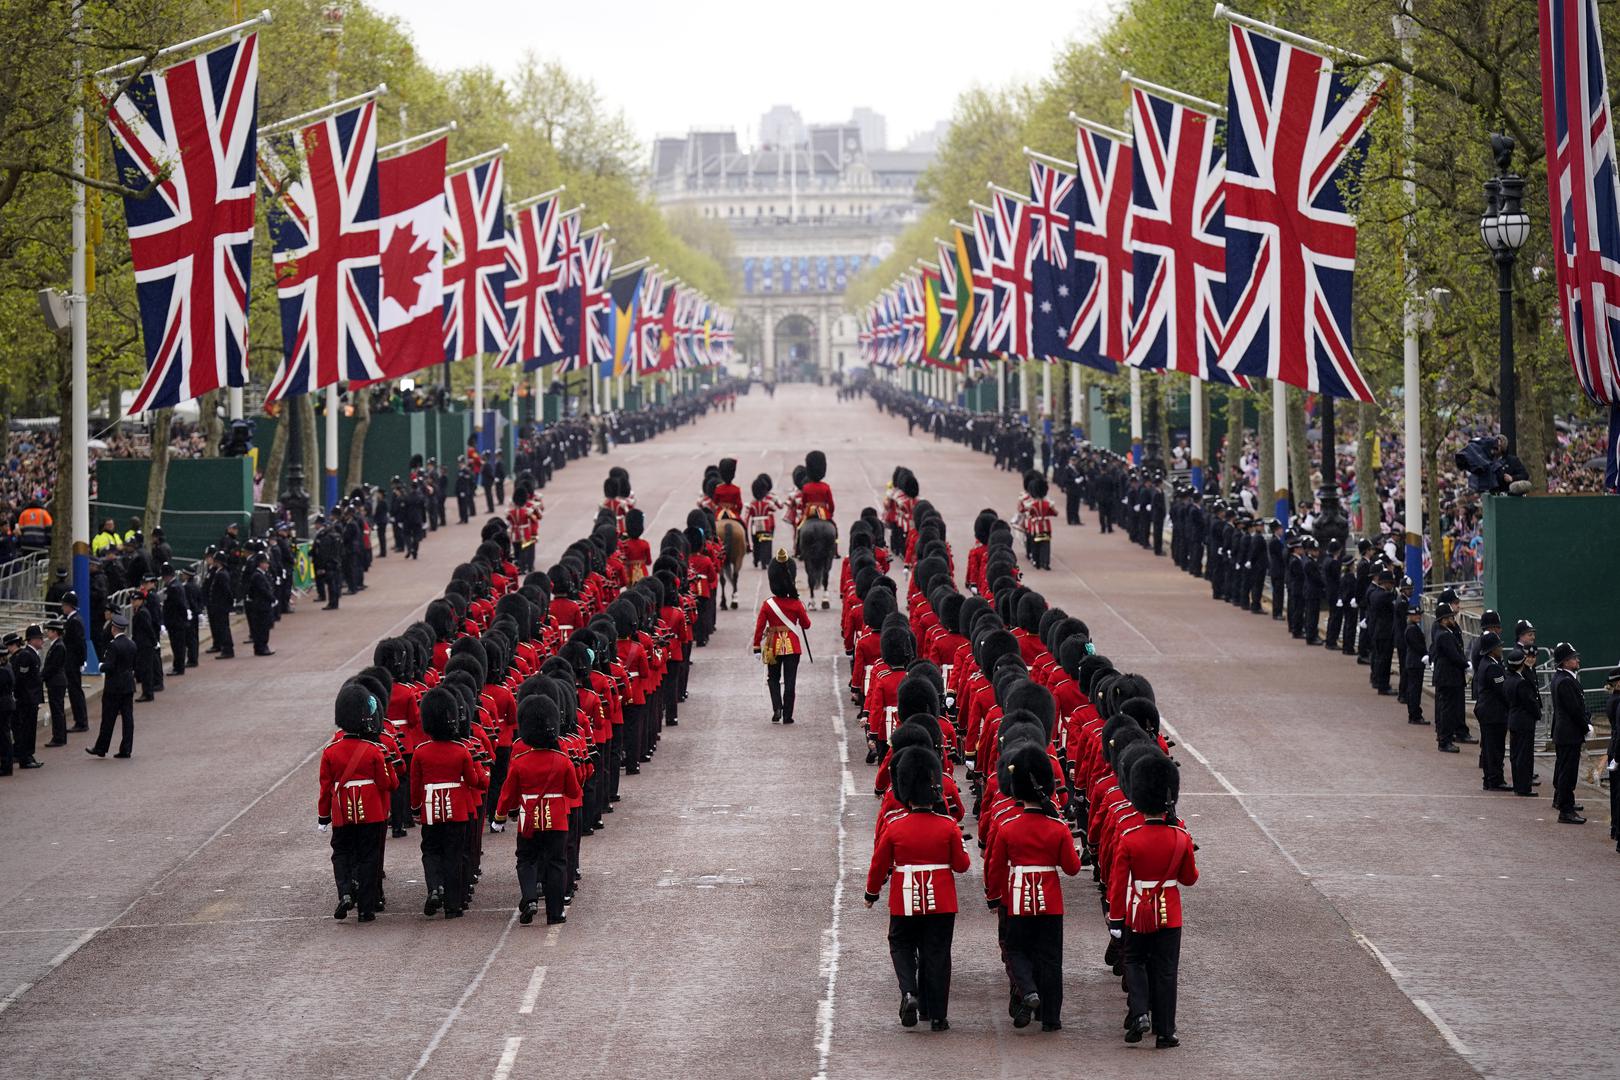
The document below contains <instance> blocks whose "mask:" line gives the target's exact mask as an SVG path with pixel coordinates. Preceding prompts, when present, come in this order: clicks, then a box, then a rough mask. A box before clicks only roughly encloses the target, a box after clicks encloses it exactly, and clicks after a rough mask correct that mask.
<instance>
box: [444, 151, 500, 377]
mask: <svg viewBox="0 0 1620 1080" xmlns="http://www.w3.org/2000/svg"><path fill="white" fill-rule="evenodd" d="M503 176H504V170H503V169H502V168H501V159H500V158H499V157H495V158H493V159H491V160H489V161H486V162H483V163H481V164H479V165H474V166H473V167H472V168H470V169H463V170H462V171H460V172H458V173H454V174H452V175H450V176H448V177H446V178H445V181H444V194H445V201H446V203H447V206H448V216H447V218H446V219H445V228H444V359H445V361H446V362H449V361H452V360H465V359H467V358H468V357H469V356H477V355H478V354H479V353H497V354H499V353H502V352H505V351H506V199H505V194H504V192H503V187H504V180H503Z"/></svg>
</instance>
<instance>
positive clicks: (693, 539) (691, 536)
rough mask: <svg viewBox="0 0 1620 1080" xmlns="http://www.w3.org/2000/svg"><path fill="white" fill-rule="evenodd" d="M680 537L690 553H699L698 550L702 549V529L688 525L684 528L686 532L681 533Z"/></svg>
mask: <svg viewBox="0 0 1620 1080" xmlns="http://www.w3.org/2000/svg"><path fill="white" fill-rule="evenodd" d="M681 535H682V536H683V537H684V538H685V539H686V545H687V547H688V548H690V549H691V550H692V551H700V550H702V548H703V530H702V529H698V528H693V527H692V526H690V525H688V526H687V527H686V531H685V532H683V533H682V534H681Z"/></svg>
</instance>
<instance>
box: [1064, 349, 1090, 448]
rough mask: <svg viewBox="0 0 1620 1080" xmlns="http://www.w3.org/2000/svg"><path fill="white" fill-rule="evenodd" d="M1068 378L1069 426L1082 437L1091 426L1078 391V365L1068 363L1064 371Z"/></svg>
mask: <svg viewBox="0 0 1620 1080" xmlns="http://www.w3.org/2000/svg"><path fill="white" fill-rule="evenodd" d="M1066 374H1067V375H1068V378H1069V416H1070V420H1069V426H1070V427H1072V428H1075V429H1077V430H1078V431H1079V433H1080V436H1081V437H1082V438H1084V437H1085V434H1086V431H1087V430H1088V429H1089V428H1090V427H1091V421H1090V418H1089V417H1087V416H1086V415H1085V411H1084V404H1083V401H1082V395H1081V393H1080V369H1079V366H1078V365H1075V364H1070V365H1069V369H1068V371H1067V373H1066Z"/></svg>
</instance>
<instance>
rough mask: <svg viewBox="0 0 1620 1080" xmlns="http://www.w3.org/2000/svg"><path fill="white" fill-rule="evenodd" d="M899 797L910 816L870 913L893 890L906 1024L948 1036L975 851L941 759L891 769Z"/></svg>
mask: <svg viewBox="0 0 1620 1080" xmlns="http://www.w3.org/2000/svg"><path fill="white" fill-rule="evenodd" d="M891 771H892V773H893V775H894V795H895V798H897V799H898V800H899V801H900V802H901V803H902V804H903V805H904V807H905V812H904V813H902V814H900V815H898V816H897V817H895V818H894V820H892V821H890V822H889V823H888V824H886V825H885V826H884V827H883V829H882V831H881V832H880V833H879V834H878V837H877V842H876V844H875V846H874V848H873V850H872V863H871V866H870V868H869V869H868V870H867V874H866V893H865V899H866V906H867V907H869V908H870V907H871V906H872V905H873V904H875V903H877V901H878V897H879V895H880V894H881V893H882V891H883V882H884V879H885V878H887V879H888V882H889V958H890V959H891V960H892V961H893V963H894V973H895V976H896V978H897V979H898V980H899V983H900V1023H901V1025H902V1026H903V1027H915V1026H916V1024H917V1021H918V1019H919V1018H926V1019H927V1020H928V1021H929V1026H930V1027H931V1028H932V1029H933V1030H934V1031H947V1030H949V1029H950V1026H951V1025H950V1021H949V1020H948V1019H947V1018H946V1013H947V1009H948V1006H949V1002H950V992H951V938H952V936H953V935H954V933H955V930H956V878H955V875H956V874H961V873H965V872H966V871H967V869H968V853H967V848H966V847H965V846H964V845H963V843H962V834H961V832H960V831H959V830H958V829H957V827H956V821H955V819H954V818H952V817H951V815H950V814H949V813H948V812H947V811H946V808H945V803H944V789H943V777H944V773H943V770H942V768H941V766H940V759H939V757H938V755H936V754H935V753H934V752H933V751H932V750H930V749H928V748H927V747H923V746H911V747H907V748H906V749H905V750H904V751H902V752H901V753H899V754H897V755H896V756H895V760H894V762H893V766H892V769H891Z"/></svg>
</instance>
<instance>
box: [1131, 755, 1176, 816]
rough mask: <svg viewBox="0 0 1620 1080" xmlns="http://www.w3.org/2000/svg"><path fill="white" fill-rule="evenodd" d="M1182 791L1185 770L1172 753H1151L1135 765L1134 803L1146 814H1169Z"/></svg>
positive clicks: (1132, 784)
mask: <svg viewBox="0 0 1620 1080" xmlns="http://www.w3.org/2000/svg"><path fill="white" fill-rule="evenodd" d="M1180 795H1181V770H1180V769H1178V768H1177V767H1176V763H1175V762H1174V761H1172V760H1171V759H1170V756H1169V755H1168V754H1150V755H1148V756H1147V757H1144V758H1142V759H1141V760H1140V761H1137V762H1136V763H1135V764H1134V765H1132V766H1131V805H1132V806H1134V807H1136V808H1137V809H1138V810H1140V811H1142V813H1144V814H1155V815H1157V814H1167V813H1169V812H1170V808H1171V807H1172V806H1174V805H1175V804H1176V799H1177V798H1178V797H1179V796H1180Z"/></svg>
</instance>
